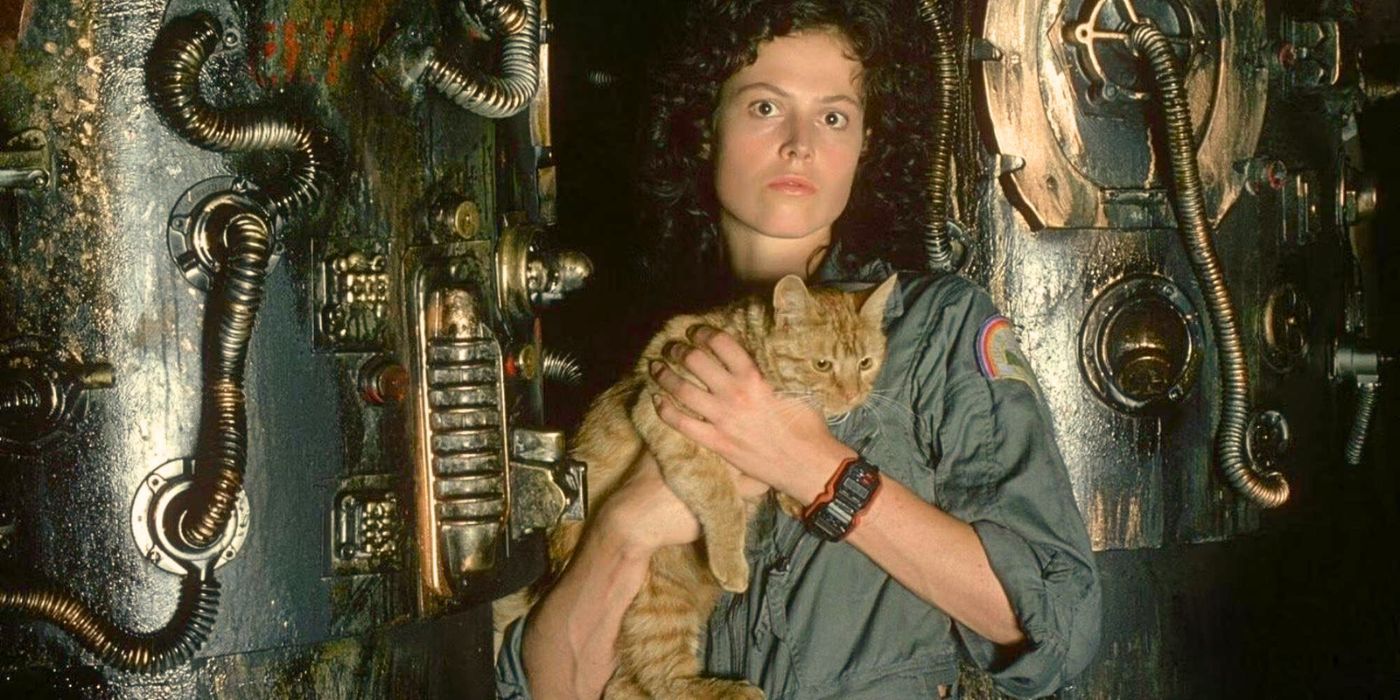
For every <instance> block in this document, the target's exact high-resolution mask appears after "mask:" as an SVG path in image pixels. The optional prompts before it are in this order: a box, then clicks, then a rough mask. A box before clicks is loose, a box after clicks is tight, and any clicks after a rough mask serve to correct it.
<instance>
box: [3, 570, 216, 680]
mask: <svg viewBox="0 0 1400 700" xmlns="http://www.w3.org/2000/svg"><path fill="white" fill-rule="evenodd" d="M218 610H219V583H218V582H217V581H215V580H214V579H213V578H212V577H206V576H204V575H201V574H200V573H196V572H191V573H189V574H186V575H185V576H184V578H183V579H182V580H181V582H180V600H179V602H178V604H177V605H176V607H175V614H174V615H173V616H172V618H171V620H170V622H169V623H167V624H166V625H165V626H164V627H162V628H161V629H159V630H156V631H154V632H149V633H142V632H129V631H126V630H123V629H120V628H118V627H116V626H115V625H113V624H112V623H110V622H108V621H107V620H105V619H103V618H101V617H99V616H98V615H97V614H96V613H94V612H93V611H92V610H91V609H90V608H88V607H87V606H86V605H84V604H83V603H82V601H80V600H78V599H77V598H74V597H73V596H72V595H70V594H68V593H64V592H62V591H57V590H49V589H43V588H37V589H29V590H24V589H16V588H12V587H10V586H9V585H8V584H6V583H0V611H5V612H18V613H21V614H27V615H32V616H35V617H41V618H44V619H46V620H49V621H51V622H53V623H54V624H55V625H58V626H59V627H61V628H63V629H64V630H67V631H68V633H69V634H71V635H73V637H74V638H75V639H77V640H78V642H79V643H80V644H82V645H83V647H85V648H87V649H88V650H89V651H91V652H92V653H93V654H95V655H96V656H97V657H98V658H99V659H100V660H101V661H102V662H103V663H105V664H109V665H112V666H115V667H116V668H119V669H121V670H123V671H138V672H143V673H159V672H161V671H166V670H169V669H171V668H173V667H175V666H178V665H181V664H183V663H185V662H187V661H189V660H190V658H191V657H193V656H194V653H195V652H196V651H198V650H199V648H200V647H201V646H203V645H204V642H205V641H207V640H208V639H209V635H210V633H211V632H212V631H213V629H214V618H215V616H216V615H217V614H218Z"/></svg>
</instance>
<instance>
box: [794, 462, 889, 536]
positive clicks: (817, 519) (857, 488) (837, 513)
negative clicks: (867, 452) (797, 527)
mask: <svg viewBox="0 0 1400 700" xmlns="http://www.w3.org/2000/svg"><path fill="white" fill-rule="evenodd" d="M879 488H880V470H879V469H876V468H875V466H874V465H872V464H870V463H869V462H866V461H865V460H863V459H861V460H856V461H854V462H851V463H849V464H847V465H846V469H845V471H844V472H842V474H841V478H840V479H838V480H837V482H836V489H835V493H834V494H833V495H832V498H831V500H830V501H827V502H826V503H825V504H824V505H822V507H821V508H818V509H817V511H816V512H814V513H812V516H811V517H810V518H808V519H807V529H808V530H810V531H812V533H813V534H816V535H817V536H819V537H821V538H822V539H825V540H827V541H829V542H835V541H837V540H840V539H841V538H843V537H845V536H846V533H847V532H849V531H850V529H851V525H852V523H853V522H855V520H856V518H858V517H859V515H860V513H861V511H863V510H865V508H866V506H868V505H870V501H871V499H872V498H874V496H875V492H876V491H878V490H879Z"/></svg>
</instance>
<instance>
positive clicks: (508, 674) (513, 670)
mask: <svg viewBox="0 0 1400 700" xmlns="http://www.w3.org/2000/svg"><path fill="white" fill-rule="evenodd" d="M529 616H530V614H529V613H526V614H525V615H523V616H521V617H520V619H518V620H516V621H515V622H512V623H510V626H508V627H506V633H505V638H504V639H502V640H501V651H500V653H499V654H498V655H497V656H496V696H497V697H499V698H500V699H501V700H530V686H529V684H528V683H526V681H525V658H524V656H523V655H522V654H521V652H520V643H521V640H522V639H524V637H525V620H526V618H528V617H529Z"/></svg>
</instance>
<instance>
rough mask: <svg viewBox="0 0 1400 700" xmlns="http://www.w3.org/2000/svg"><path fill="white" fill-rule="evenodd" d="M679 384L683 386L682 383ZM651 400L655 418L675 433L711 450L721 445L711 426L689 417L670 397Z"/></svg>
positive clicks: (659, 396) (720, 438) (720, 440)
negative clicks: (674, 430) (673, 429)
mask: <svg viewBox="0 0 1400 700" xmlns="http://www.w3.org/2000/svg"><path fill="white" fill-rule="evenodd" d="M681 383H682V384H685V382H684V381H682V382H681ZM651 400H652V404H653V405H654V406H655V407H656V415H657V417H659V418H660V419H661V422H663V423H665V424H666V425H669V426H671V427H672V428H675V429H676V432H678V433H680V434H681V435H684V436H686V437H688V438H690V439H691V440H694V441H695V442H697V443H699V444H700V445H704V446H705V447H708V448H710V449H712V450H714V449H716V448H717V447H718V446H719V445H720V444H721V442H722V436H721V435H720V434H719V431H717V430H715V427H714V426H713V425H711V424H710V423H707V422H705V421H704V420H703V419H700V418H697V417H694V416H692V415H690V414H689V413H687V412H686V411H684V410H683V409H681V407H680V406H678V405H677V404H676V402H675V401H674V400H673V399H671V398H670V397H668V396H662V395H655V396H652V397H651Z"/></svg>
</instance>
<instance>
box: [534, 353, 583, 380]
mask: <svg viewBox="0 0 1400 700" xmlns="http://www.w3.org/2000/svg"><path fill="white" fill-rule="evenodd" d="M541 364H542V366H543V369H544V378H545V379H548V380H551V381H556V382H560V383H561V384H568V385H570V386H578V385H579V384H582V383H583V369H582V368H580V367H579V364H578V360H575V359H574V358H573V357H572V356H570V355H567V354H565V353H560V352H554V351H552V350H545V351H544V361H543V362H542V363H541Z"/></svg>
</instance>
